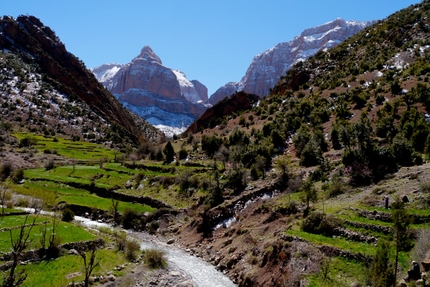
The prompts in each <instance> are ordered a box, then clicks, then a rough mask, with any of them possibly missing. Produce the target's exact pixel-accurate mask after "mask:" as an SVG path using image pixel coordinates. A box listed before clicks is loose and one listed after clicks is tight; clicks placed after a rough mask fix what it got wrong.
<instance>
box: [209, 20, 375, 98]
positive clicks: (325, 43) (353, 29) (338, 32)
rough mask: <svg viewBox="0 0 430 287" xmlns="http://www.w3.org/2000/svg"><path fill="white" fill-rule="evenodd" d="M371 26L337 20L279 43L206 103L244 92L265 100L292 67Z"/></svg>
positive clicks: (369, 22)
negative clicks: (238, 78) (243, 74)
mask: <svg viewBox="0 0 430 287" xmlns="http://www.w3.org/2000/svg"><path fill="white" fill-rule="evenodd" d="M372 23H373V22H372V21H367V22H360V21H345V20H344V19H341V18H338V19H336V20H334V21H331V22H328V23H325V24H323V25H320V26H317V27H313V28H309V29H306V30H304V31H303V32H302V33H301V35H300V36H296V37H295V38H294V39H293V40H291V41H289V42H283V43H279V44H277V45H276V46H274V47H273V48H271V49H269V50H266V51H264V52H263V53H261V54H258V55H256V56H255V57H254V59H253V60H252V63H251V65H250V66H249V67H248V70H247V71H246V74H245V76H243V77H242V79H241V80H240V81H239V82H230V83H227V84H226V85H224V86H223V87H221V88H219V89H218V90H217V91H216V92H215V93H214V94H212V95H211V97H210V98H209V103H211V104H212V105H214V104H215V103H217V102H218V101H220V100H222V99H223V98H225V97H226V96H229V95H231V94H233V93H234V92H236V91H245V92H248V93H253V94H256V95H258V96H260V97H262V96H265V95H267V94H269V90H270V89H271V88H273V87H274V86H275V84H276V83H277V82H278V81H279V78H280V77H281V76H282V75H283V74H285V72H286V71H287V70H288V69H290V68H291V67H292V66H293V65H294V64H296V63H297V62H299V61H304V60H306V59H307V58H309V57H310V56H312V55H314V54H315V53H316V52H318V51H320V50H326V49H329V48H331V47H333V46H335V45H337V44H339V43H340V42H342V41H344V40H345V39H347V38H349V37H350V36H352V35H354V34H355V33H357V32H359V31H361V30H362V29H364V28H365V27H367V26H369V25H371V24H372Z"/></svg>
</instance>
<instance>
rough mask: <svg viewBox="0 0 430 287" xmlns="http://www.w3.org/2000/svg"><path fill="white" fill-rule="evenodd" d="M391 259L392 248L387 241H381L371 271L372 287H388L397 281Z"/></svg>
mask: <svg viewBox="0 0 430 287" xmlns="http://www.w3.org/2000/svg"><path fill="white" fill-rule="evenodd" d="M389 259H390V246H389V244H388V243H387V242H386V241H383V240H380V241H379V242H378V247H377V249H376V254H375V256H374V259H373V263H372V267H371V270H370V280H371V281H372V284H373V285H372V286H375V287H387V286H391V284H393V281H395V280H394V275H393V272H392V269H390V268H391V266H390V265H391V264H390V261H389Z"/></svg>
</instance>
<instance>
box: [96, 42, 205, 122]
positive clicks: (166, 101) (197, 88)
mask: <svg viewBox="0 0 430 287" xmlns="http://www.w3.org/2000/svg"><path fill="white" fill-rule="evenodd" d="M92 71H93V73H94V74H95V75H96V77H97V78H98V79H99V81H100V82H101V83H103V84H104V85H105V86H106V87H107V88H108V89H109V90H110V91H111V92H112V93H113V94H114V95H115V96H116V97H117V98H118V99H119V101H120V102H121V103H123V104H124V106H125V107H127V108H128V109H130V110H132V111H133V112H135V113H136V114H138V115H139V116H141V117H143V118H144V119H146V120H147V121H148V122H150V123H151V124H153V125H165V126H172V127H178V128H180V127H183V126H189V125H190V124H191V123H192V122H193V121H194V120H195V119H196V118H197V117H198V116H200V115H201V114H202V113H203V112H204V111H205V110H206V109H207V106H205V105H203V104H202V102H203V101H205V100H207V98H208V92H207V88H206V87H205V86H204V85H203V84H201V83H200V82H198V81H196V80H194V81H189V80H188V79H187V77H186V76H185V74H184V73H183V72H181V71H178V70H172V69H170V68H167V67H165V66H163V63H162V61H161V59H160V58H159V57H158V56H157V55H156V54H155V53H154V51H153V50H152V49H151V48H150V47H149V46H145V47H143V49H142V50H141V52H140V54H139V55H138V56H137V57H136V58H134V59H133V60H132V61H131V62H130V63H128V64H125V65H118V64H105V65H102V66H100V67H97V68H94V69H92Z"/></svg>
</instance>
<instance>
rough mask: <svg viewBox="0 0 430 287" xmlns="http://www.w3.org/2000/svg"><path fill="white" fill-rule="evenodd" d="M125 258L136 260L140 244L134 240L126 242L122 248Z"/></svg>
mask: <svg viewBox="0 0 430 287" xmlns="http://www.w3.org/2000/svg"><path fill="white" fill-rule="evenodd" d="M124 251H125V252H124V253H125V257H126V258H127V259H128V260H130V261H134V260H136V258H137V253H138V252H139V251H140V244H139V242H137V241H136V240H126V241H125V248H124Z"/></svg>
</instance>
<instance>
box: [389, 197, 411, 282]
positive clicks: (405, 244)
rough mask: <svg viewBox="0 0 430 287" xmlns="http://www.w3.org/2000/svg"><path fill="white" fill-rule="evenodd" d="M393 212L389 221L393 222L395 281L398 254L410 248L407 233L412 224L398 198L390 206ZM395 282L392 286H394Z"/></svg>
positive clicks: (409, 234) (408, 234)
mask: <svg viewBox="0 0 430 287" xmlns="http://www.w3.org/2000/svg"><path fill="white" fill-rule="evenodd" d="M391 207H392V209H393V212H392V213H391V220H392V221H393V227H392V232H393V237H394V244H395V247H396V250H395V258H396V261H395V264H394V279H395V280H396V279H397V267H398V264H399V253H400V251H406V250H408V249H410V248H411V247H412V241H411V233H410V231H409V225H410V224H411V223H412V220H411V217H410V216H409V214H408V212H407V211H406V210H405V204H404V203H403V201H401V200H400V198H396V200H395V201H394V202H393V204H392V205H391ZM395 280H394V284H393V286H395V283H396V282H395Z"/></svg>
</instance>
